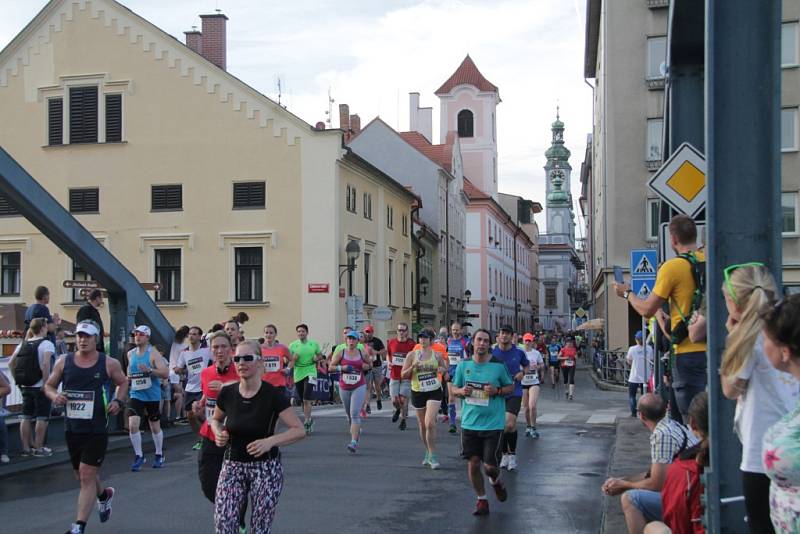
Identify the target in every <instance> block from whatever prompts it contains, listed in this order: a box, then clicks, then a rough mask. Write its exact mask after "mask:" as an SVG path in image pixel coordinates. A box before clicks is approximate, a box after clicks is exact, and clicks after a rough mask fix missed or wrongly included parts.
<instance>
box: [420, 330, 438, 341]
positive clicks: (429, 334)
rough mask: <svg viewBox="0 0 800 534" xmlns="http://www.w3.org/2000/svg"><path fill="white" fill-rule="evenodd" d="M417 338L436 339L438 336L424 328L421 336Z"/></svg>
mask: <svg viewBox="0 0 800 534" xmlns="http://www.w3.org/2000/svg"><path fill="white" fill-rule="evenodd" d="M417 337H424V338H426V339H434V338H435V337H436V334H434V333H433V331H432V330H429V329H427V328H423V329H422V330H420V332H419V334H417Z"/></svg>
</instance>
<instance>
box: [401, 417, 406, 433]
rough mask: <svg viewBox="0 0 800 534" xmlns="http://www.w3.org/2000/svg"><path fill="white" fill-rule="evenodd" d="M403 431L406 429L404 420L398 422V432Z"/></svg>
mask: <svg viewBox="0 0 800 534" xmlns="http://www.w3.org/2000/svg"><path fill="white" fill-rule="evenodd" d="M405 429H406V420H405V419H403V420H401V421H400V430H405Z"/></svg>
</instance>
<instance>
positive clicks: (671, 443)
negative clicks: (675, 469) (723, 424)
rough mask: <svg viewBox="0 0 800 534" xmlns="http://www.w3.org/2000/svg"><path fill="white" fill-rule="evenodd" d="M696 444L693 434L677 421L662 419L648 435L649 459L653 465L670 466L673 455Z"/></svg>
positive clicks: (667, 418)
mask: <svg viewBox="0 0 800 534" xmlns="http://www.w3.org/2000/svg"><path fill="white" fill-rule="evenodd" d="M695 443H697V438H695V436H694V434H692V432H691V431H690V430H689V429H688V428H686V427H685V426H683V425H682V424H680V423H678V422H677V421H675V420H673V419H670V418H669V417H664V418H663V419H662V420H661V421H659V422H658V424H657V425H656V428H655V429H654V430H653V433H652V434H651V435H650V459H651V463H654V464H671V463H672V459H673V458H675V455H676V454H678V453H679V452H681V451H682V450H685V449H688V448H689V447H691V446H692V445H694V444H695Z"/></svg>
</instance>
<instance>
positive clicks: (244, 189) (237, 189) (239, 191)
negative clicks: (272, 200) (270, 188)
mask: <svg viewBox="0 0 800 534" xmlns="http://www.w3.org/2000/svg"><path fill="white" fill-rule="evenodd" d="M265 204H266V182H239V183H235V184H233V207H234V208H263V207H264V206H265Z"/></svg>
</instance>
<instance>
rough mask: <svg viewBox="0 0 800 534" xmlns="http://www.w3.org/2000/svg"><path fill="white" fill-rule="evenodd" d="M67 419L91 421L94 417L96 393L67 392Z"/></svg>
mask: <svg viewBox="0 0 800 534" xmlns="http://www.w3.org/2000/svg"><path fill="white" fill-rule="evenodd" d="M64 394H65V395H66V396H67V419H84V420H87V419H91V418H92V417H93V416H94V391H65V392H64Z"/></svg>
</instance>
